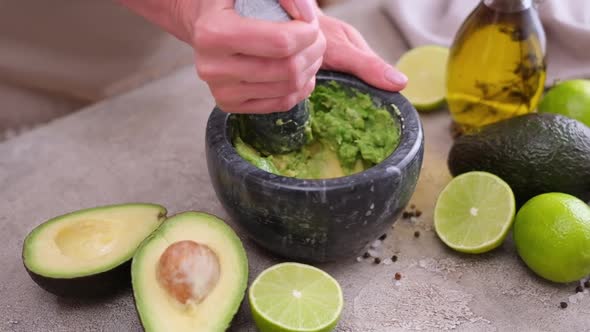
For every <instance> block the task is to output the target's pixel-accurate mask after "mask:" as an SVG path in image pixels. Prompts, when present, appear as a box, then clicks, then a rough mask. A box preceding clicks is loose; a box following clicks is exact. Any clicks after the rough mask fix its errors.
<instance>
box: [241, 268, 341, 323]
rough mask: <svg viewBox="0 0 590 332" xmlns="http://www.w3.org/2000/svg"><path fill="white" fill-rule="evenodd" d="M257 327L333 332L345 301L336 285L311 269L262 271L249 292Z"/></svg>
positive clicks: (332, 279)
mask: <svg viewBox="0 0 590 332" xmlns="http://www.w3.org/2000/svg"><path fill="white" fill-rule="evenodd" d="M249 299H250V307H251V309H252V315H253V316H254V321H255V322H256V326H257V327H258V329H259V330H260V331H261V332H267V331H278V332H282V331H306V332H307V331H309V332H312V331H313V332H315V331H322V332H323V331H332V330H333V329H334V328H335V327H336V324H337V323H338V320H339V318H340V313H341V312H342V307H343V303H344V300H343V298H342V290H341V289H340V285H339V284H338V282H337V281H336V280H335V279H334V278H332V277H331V276H330V275H329V274H327V273H326V272H324V271H322V270H320V269H318V268H315V267H313V266H309V265H305V264H298V263H283V264H278V265H275V266H272V267H270V268H268V269H267V270H265V271H263V272H262V273H261V274H260V275H259V276H258V277H257V278H256V280H254V282H253V283H252V286H250V291H249Z"/></svg>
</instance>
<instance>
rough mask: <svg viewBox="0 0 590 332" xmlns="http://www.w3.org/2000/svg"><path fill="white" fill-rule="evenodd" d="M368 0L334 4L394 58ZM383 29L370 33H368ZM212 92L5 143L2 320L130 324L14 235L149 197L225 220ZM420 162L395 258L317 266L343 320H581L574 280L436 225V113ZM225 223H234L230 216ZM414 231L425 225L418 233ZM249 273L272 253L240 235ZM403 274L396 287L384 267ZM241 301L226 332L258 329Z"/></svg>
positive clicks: (439, 148)
mask: <svg viewBox="0 0 590 332" xmlns="http://www.w3.org/2000/svg"><path fill="white" fill-rule="evenodd" d="M376 3H377V2H373V1H367V2H365V1H363V2H360V1H359V2H356V3H352V4H350V5H347V6H346V7H341V8H338V7H337V8H335V9H334V11H335V13H336V14H337V15H338V16H341V17H346V18H348V17H349V16H352V13H354V14H355V15H354V16H355V17H354V18H351V19H349V21H350V22H352V23H353V24H354V25H356V26H358V27H359V28H360V29H361V31H363V32H364V33H365V34H367V36H368V37H369V38H368V39H369V40H370V42H371V43H372V44H373V45H375V46H376V48H377V49H378V50H379V52H380V53H381V54H383V55H384V56H385V57H386V58H388V59H389V60H391V61H394V60H395V59H396V58H397V57H398V56H399V54H400V53H401V52H402V51H403V50H404V46H403V43H402V42H401V41H400V40H399V36H397V35H396V34H395V32H394V30H392V28H391V26H390V25H389V23H388V21H387V19H386V18H385V16H384V15H382V14H380V13H378V12H377V9H376V6H374V5H373V4H376ZM376 31H378V33H376ZM212 107H213V100H212V99H211V98H210V96H209V95H208V92H207V90H206V86H205V85H204V84H203V83H201V82H199V81H198V80H197V78H196V77H195V75H194V70H193V68H186V69H184V70H181V71H179V72H177V73H176V74H175V75H173V76H171V77H169V78H165V79H163V80H160V81H158V82H156V83H154V84H151V85H149V86H147V87H145V88H142V89H139V90H136V91H134V92H132V93H130V94H127V95H124V96H122V97H120V98H116V99H112V100H109V101H106V102H103V103H101V104H98V105H96V106H93V107H91V108H88V109H86V110H84V111H82V112H80V113H77V114H74V115H71V116H68V117H66V118H64V119H62V120H59V121H56V122H53V123H51V124H50V125H48V126H46V127H42V128H38V129H35V130H34V131H32V132H30V133H27V134H25V135H23V136H20V137H18V138H15V139H13V140H10V141H8V142H5V143H3V144H0V156H1V157H0V243H2V250H0V266H1V268H0V331H23V332H35V331H138V330H140V329H141V328H140V325H139V322H138V320H137V317H136V314H135V310H134V307H133V300H132V297H131V293H130V291H126V292H123V293H121V294H119V295H116V296H114V297H113V298H110V299H108V300H105V301H102V302H98V303H97V302H94V303H93V302H84V301H75V300H63V299H58V298H56V297H54V296H53V295H51V294H48V293H46V292H44V291H43V290H41V289H40V288H39V287H37V286H36V285H35V284H34V283H33V282H32V281H31V280H30V279H29V277H28V276H27V274H26V272H25V270H24V268H23V267H22V263H21V259H20V251H21V246H22V240H23V238H24V237H25V236H26V234H27V233H28V231H30V229H31V228H32V227H34V226H35V225H37V224H38V223H40V222H42V221H43V220H45V219H47V218H49V217H51V216H54V215H58V214H62V213H64V212H68V211H71V210H76V209H80V208H84V207H90V206H95V205H101V204H108V203H116V202H126V201H150V202H157V203H161V204H163V205H165V206H166V207H168V208H169V210H170V212H171V213H176V212H179V211H183V210H189V209H193V210H203V211H207V212H211V213H214V214H217V215H219V216H220V217H222V218H227V215H226V214H225V213H224V212H223V210H222V209H221V206H220V204H219V203H218V202H217V200H216V198H215V195H214V192H213V188H212V187H211V184H210V182H209V178H208V175H207V170H206V164H205V157H204V142H203V140H204V129H205V122H206V119H207V116H208V114H209V111H210V110H211V108H212ZM423 122H424V127H425V134H426V156H425V161H424V165H425V166H424V170H423V173H422V176H421V179H420V182H419V184H418V189H417V191H416V194H415V196H414V198H413V200H412V202H413V203H415V204H416V205H417V206H418V207H419V208H420V209H421V210H422V211H424V215H423V216H422V217H421V218H419V220H418V221H417V222H416V223H415V224H412V223H410V222H408V221H400V222H398V223H396V225H395V227H394V229H393V230H392V231H391V232H390V233H389V236H388V238H387V239H386V240H385V242H384V245H383V246H382V248H381V249H382V251H383V253H384V254H387V255H391V254H394V253H396V254H397V256H398V258H399V260H398V261H397V262H395V263H393V264H391V265H379V266H375V265H373V264H371V263H370V262H361V263H358V262H356V261H355V259H354V258H352V259H350V261H343V262H341V263H339V264H330V265H323V266H321V267H322V268H324V269H326V270H327V271H328V272H330V273H331V274H333V275H334V276H335V277H336V278H337V279H338V280H339V281H340V282H341V284H342V287H343V289H344V292H345V300H346V307H345V310H344V313H343V317H342V321H341V324H340V326H339V328H338V331H359V332H361V331H362V332H371V331H402V330H458V331H515V330H521V331H541V330H543V331H584V330H589V327H590V296H589V295H587V294H586V295H585V296H583V297H582V299H581V300H580V301H578V303H575V304H573V303H572V304H570V306H569V307H568V308H567V309H565V310H562V309H559V308H558V304H559V302H560V301H564V300H566V301H567V299H568V297H569V296H570V295H572V294H573V289H574V287H575V285H571V284H570V285H562V286H559V285H553V284H549V283H546V282H544V281H542V280H540V279H538V278H536V277H535V276H533V275H532V274H531V273H530V272H528V270H527V269H526V268H525V267H524V265H523V264H522V263H521V262H520V261H519V259H518V257H517V256H516V254H515V250H514V246H513V244H512V243H511V242H510V241H508V242H507V243H506V244H504V245H503V246H502V247H501V248H499V249H498V250H496V251H495V252H493V253H490V254H486V255H482V256H478V257H470V256H464V255H460V254H457V253H454V252H452V251H450V250H447V249H446V248H445V247H444V246H443V245H442V244H441V243H440V242H439V241H438V240H437V238H436V236H435V235H434V233H433V231H432V208H433V206H434V201H435V199H436V196H437V194H438V192H439V191H440V189H441V188H442V186H444V185H445V184H446V183H447V181H448V180H449V175H448V172H447V169H446V165H445V162H446V153H447V150H448V149H449V145H450V140H451V139H450V136H449V135H448V118H447V117H446V115H445V113H444V112H441V113H436V114H431V115H426V116H424V117H423ZM229 223H230V224H231V221H229ZM416 230H420V232H421V236H420V237H419V238H415V237H414V235H413V234H414V232H415V231H416ZM244 244H245V246H246V248H247V250H248V255H249V260H250V269H251V278H252V277H254V276H255V275H257V274H258V273H259V272H260V271H261V270H262V269H264V268H265V267H267V266H269V265H270V264H273V263H275V262H277V260H276V259H275V258H273V257H271V256H270V255H268V254H266V253H265V252H262V251H261V250H260V249H258V248H257V247H255V246H254V245H253V244H252V243H251V242H249V241H248V240H246V239H244ZM396 272H400V273H401V274H402V279H401V280H400V281H399V283H397V284H396V282H395V280H394V279H393V276H394V274H395V273H396ZM248 310H249V309H248V307H247V303H244V305H243V307H242V310H241V311H240V313H239V314H238V316H237V317H236V319H235V324H234V327H233V331H254V329H253V328H252V320H251V318H250V316H249V314H248Z"/></svg>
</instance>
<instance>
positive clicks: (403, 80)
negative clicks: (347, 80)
mask: <svg viewBox="0 0 590 332" xmlns="http://www.w3.org/2000/svg"><path fill="white" fill-rule="evenodd" d="M338 56H342V57H345V58H346V59H343V60H345V61H338V62H339V63H340V64H341V66H340V68H334V69H335V70H341V71H345V72H348V73H351V74H353V75H355V76H357V77H358V78H360V79H361V80H363V81H365V82H366V83H367V84H369V85H372V86H374V87H376V88H379V89H382V90H389V91H400V90H402V89H403V88H405V87H406V85H407V84H408V77H407V76H406V75H404V74H403V73H402V72H400V71H399V70H397V69H396V68H395V67H393V66H392V65H390V64H388V63H387V62H385V61H384V60H383V59H381V57H379V56H378V55H377V54H375V53H374V52H372V51H368V50H361V49H358V48H355V47H350V49H349V50H348V51H347V52H343V53H341V54H340V55H338Z"/></svg>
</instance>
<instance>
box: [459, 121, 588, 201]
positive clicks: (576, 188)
mask: <svg viewBox="0 0 590 332" xmlns="http://www.w3.org/2000/svg"><path fill="white" fill-rule="evenodd" d="M448 166H449V170H450V172H451V174H452V175H453V176H457V175H459V174H463V173H466V172H470V171H486V172H490V173H493V174H496V175H497V176H499V177H501V178H502V179H503V180H504V181H506V182H507V183H508V184H509V185H510V187H511V188H512V190H513V191H514V194H515V196H516V200H517V204H518V205H519V206H520V205H522V204H524V203H525V202H526V201H528V200H529V199H530V198H532V197H534V196H537V195H539V194H542V193H547V192H562V193H566V194H571V195H574V196H577V197H578V198H581V199H582V200H584V201H585V202H587V201H588V200H590V128H588V127H586V126H585V125H583V124H582V123H581V122H578V121H576V120H573V119H569V118H567V117H565V116H562V115H558V114H549V113H541V114H537V113H533V114H527V115H523V116H519V117H516V118H512V119H509V120H505V121H501V122H498V123H495V124H491V125H488V126H486V127H484V128H483V129H481V130H480V131H479V132H477V133H474V134H468V135H464V136H462V137H460V138H458V139H457V140H456V141H455V144H454V145H453V147H452V149H451V152H450V153H449V159H448Z"/></svg>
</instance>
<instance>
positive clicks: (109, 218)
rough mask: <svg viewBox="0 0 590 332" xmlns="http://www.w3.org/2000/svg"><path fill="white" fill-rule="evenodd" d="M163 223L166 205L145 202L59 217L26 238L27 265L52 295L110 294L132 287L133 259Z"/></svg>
mask: <svg viewBox="0 0 590 332" xmlns="http://www.w3.org/2000/svg"><path fill="white" fill-rule="evenodd" d="M165 219H166V209H165V208H164V207H162V206H160V205H155V204H142V203H137V204H122V205H109V206H102V207H96V208H91V209H85V210H80V211H76V212H72V213H69V214H65V215H62V216H59V217H55V218H53V219H50V220H48V221H46V222H44V223H43V224H41V225H39V226H37V227H36V228H35V229H33V230H32V231H31V233H29V235H28V236H27V237H26V238H25V241H24V244H23V263H24V265H25V269H26V270H27V272H28V273H29V275H30V276H31V278H32V279H33V281H35V283H37V284H38V285H39V286H40V287H41V288H43V289H45V290H46V291H48V292H50V293H53V294H56V295H59V296H66V297H95V296H103V295H107V294H110V293H113V292H114V291H116V290H118V289H120V288H123V287H125V286H128V285H129V281H130V274H129V270H130V265H131V258H132V257H133V255H134V254H135V251H136V250H137V247H138V246H139V245H140V243H141V242H142V241H143V240H144V239H145V238H146V237H147V236H148V235H150V234H151V233H152V232H153V231H154V230H156V229H157V228H158V227H159V226H160V224H161V223H162V222H163V221H164V220H165Z"/></svg>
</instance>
